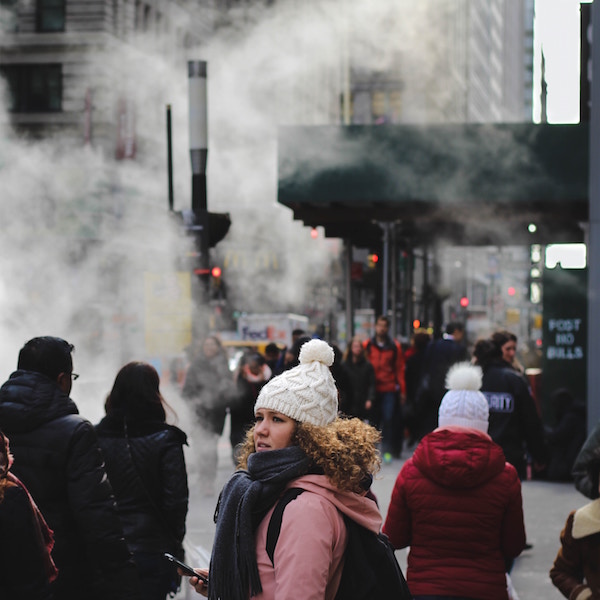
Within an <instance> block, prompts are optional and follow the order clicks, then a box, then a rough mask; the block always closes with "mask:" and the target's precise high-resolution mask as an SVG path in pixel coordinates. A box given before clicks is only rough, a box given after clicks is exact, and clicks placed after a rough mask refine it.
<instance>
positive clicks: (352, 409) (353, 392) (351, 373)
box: [342, 335, 375, 419]
mask: <svg viewBox="0 0 600 600" xmlns="http://www.w3.org/2000/svg"><path fill="white" fill-rule="evenodd" d="M342 366H343V368H344V370H345V372H346V374H347V377H348V379H349V382H350V385H349V389H348V408H347V410H346V411H345V412H346V414H348V415H349V416H352V417H358V418H359V419H368V416H369V414H370V411H371V409H372V408H373V403H374V402H375V370H374V369H373V365H372V364H371V363H370V362H369V361H368V360H367V354H366V352H365V349H364V347H363V344H362V339H361V338H360V336H358V335H355V336H354V337H353V338H352V340H351V341H350V344H349V345H348V347H347V348H346V352H345V353H344V359H343V362H342Z"/></svg>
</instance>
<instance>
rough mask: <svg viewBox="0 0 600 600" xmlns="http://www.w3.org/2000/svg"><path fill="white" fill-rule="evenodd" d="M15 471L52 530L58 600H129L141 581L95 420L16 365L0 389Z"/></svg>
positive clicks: (0, 424)
mask: <svg viewBox="0 0 600 600" xmlns="http://www.w3.org/2000/svg"><path fill="white" fill-rule="evenodd" d="M0 428H1V429H2V430H3V431H4V433H5V434H6V435H7V437H8V438H9V439H10V448H11V451H12V453H13V455H14V457H15V464H14V466H13V469H12V470H13V472H14V474H15V475H16V476H17V477H18V478H19V479H21V481H22V482H23V483H24V484H25V485H26V486H27V488H28V490H29V492H30V493H31V495H32V496H33V499H34V500H35V502H36V504H37V505H38V507H39V509H40V511H41V512H42V514H43V515H44V518H45V519H46V521H47V523H48V526H49V527H50V528H51V529H52V530H53V531H54V538H55V544H54V550H53V552H52V556H53V558H54V562H55V563H56V566H57V568H58V571H59V573H58V579H57V580H56V581H55V582H54V584H53V588H54V590H53V591H54V593H55V596H56V597H57V598H61V600H71V599H73V600H81V598H89V599H90V600H91V599H102V600H109V599H110V600H121V599H123V600H134V599H137V598H138V597H139V579H138V576H137V571H136V569H135V564H134V563H133V560H132V558H131V554H130V552H129V550H128V549H127V545H126V543H125V539H124V537H123V530H122V527H121V524H120V522H119V517H118V515H117V511H116V510H115V499H114V496H113V491H112V487H111V485H110V483H109V480H108V478H107V476H106V471H105V469H104V463H103V460H102V454H101V452H100V448H99V446H98V439H97V437H96V433H95V431H94V426H93V425H92V424H91V423H90V422H89V421H87V420H86V419H84V418H83V417H81V416H80V415H79V414H78V410H77V407H76V406H75V403H74V402H73V401H72V400H71V399H70V398H69V397H68V396H67V395H65V394H64V393H63V392H62V391H61V390H60V389H59V387H58V386H57V385H56V383H55V382H54V381H52V380H51V379H50V378H48V377H46V376H45V375H42V374H41V373H35V372H33V371H15V372H14V373H13V374H12V375H11V376H10V378H9V380H8V381H7V382H6V383H4V385H3V386H2V388H0Z"/></svg>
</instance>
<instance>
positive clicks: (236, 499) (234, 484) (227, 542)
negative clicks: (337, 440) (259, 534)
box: [208, 446, 314, 600]
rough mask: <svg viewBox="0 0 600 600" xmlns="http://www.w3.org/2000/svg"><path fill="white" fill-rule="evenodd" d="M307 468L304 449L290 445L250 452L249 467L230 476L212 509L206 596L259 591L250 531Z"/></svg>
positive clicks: (219, 599)
mask: <svg viewBox="0 0 600 600" xmlns="http://www.w3.org/2000/svg"><path fill="white" fill-rule="evenodd" d="M310 466H311V464H310V461H309V459H308V458H307V457H306V455H305V454H304V452H303V451H302V450H301V449H300V448H299V447H298V446H291V447H289V448H283V449H281V450H269V451H268V452H255V453H254V454H251V455H250V457H249V459H248V470H247V471H236V472H235V473H234V474H233V475H232V476H231V478H230V479H229V481H228V482H227V483H226V484H225V487H224V488H223V491H222V492H221V495H220V496H219V502H218V504H217V509H216V511H215V523H216V524H217V529H216V533H215V541H214V544H213V549H212V556H211V558H210V571H209V573H210V574H209V578H210V581H209V584H208V597H209V600H248V592H250V596H255V595H256V594H258V593H260V592H261V591H262V586H261V583H260V577H259V574H258V565H257V564H256V547H255V540H254V533H255V531H256V528H257V527H258V525H259V523H260V522H261V521H262V519H263V518H264V516H265V515H266V514H267V512H268V511H269V509H270V508H271V507H272V506H273V504H275V502H276V501H277V499H278V498H279V496H280V495H281V492H282V491H283V490H284V489H285V486H286V484H287V483H288V482H289V481H291V480H293V479H296V478H298V477H300V476H301V475H305V474H306V473H308V472H309V471H310ZM313 472H314V470H313Z"/></svg>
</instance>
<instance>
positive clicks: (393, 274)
mask: <svg viewBox="0 0 600 600" xmlns="http://www.w3.org/2000/svg"><path fill="white" fill-rule="evenodd" d="M388 227H389V228H390V234H391V235H390V237H391V240H390V241H391V248H392V251H391V256H390V288H391V300H390V304H391V306H392V327H391V329H392V332H391V334H392V337H393V338H394V339H396V336H397V335H398V333H399V331H398V329H399V328H398V315H397V314H396V312H397V307H398V244H397V243H396V225H395V223H390V224H389V225H388Z"/></svg>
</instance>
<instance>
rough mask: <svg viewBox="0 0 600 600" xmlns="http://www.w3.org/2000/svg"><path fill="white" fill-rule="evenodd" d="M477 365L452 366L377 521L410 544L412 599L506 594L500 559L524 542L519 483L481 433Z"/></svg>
mask: <svg viewBox="0 0 600 600" xmlns="http://www.w3.org/2000/svg"><path fill="white" fill-rule="evenodd" d="M481 379H482V373H481V369H480V368H479V367H476V366H473V365H471V364H469V363H458V364H456V365H454V366H453V367H451V368H450V370H449V371H448V375H447V377H446V388H447V389H448V391H447V392H446V394H445V395H444V397H443V399H442V402H441V404H440V408H439V413H438V424H439V427H438V428H437V429H435V430H434V431H432V432H431V433H429V434H427V435H426V436H425V437H423V439H422V440H421V442H420V443H419V445H418V446H417V448H416V449H415V451H414V453H413V456H412V457H411V458H410V459H409V460H407V461H406V463H404V465H403V467H402V470H401V471H400V473H399V474H398V477H397V479H396V482H395V484H394V488H393V491H392V497H391V501H390V504H389V507H388V513H387V516H386V519H385V523H384V526H383V532H384V533H385V534H387V536H388V537H389V539H390V541H391V542H392V544H393V546H394V547H395V548H406V547H408V546H410V551H409V554H408V569H407V581H408V585H409V587H410V589H411V592H412V593H413V596H414V598H415V600H419V599H421V598H424V597H426V598H427V599H428V600H429V599H436V598H449V597H451V598H452V599H453V600H461V599H463V600H466V599H473V598H486V600H507V599H508V598H509V595H508V591H507V577H506V569H505V561H508V560H510V559H512V558H514V557H515V556H518V555H519V554H520V553H521V551H522V550H523V548H524V545H525V525H524V522H523V503H522V497H521V483H520V481H519V477H518V475H517V472H516V470H515V468H514V467H513V466H512V465H510V464H508V463H507V462H506V461H505V458H504V454H503V452H502V448H500V446H498V445H497V444H495V443H494V442H493V441H492V439H491V438H490V437H489V435H488V434H487V429H488V416H489V409H488V403H487V401H486V399H485V396H484V395H483V394H482V393H481V392H480V391H479V390H480V387H481Z"/></svg>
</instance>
